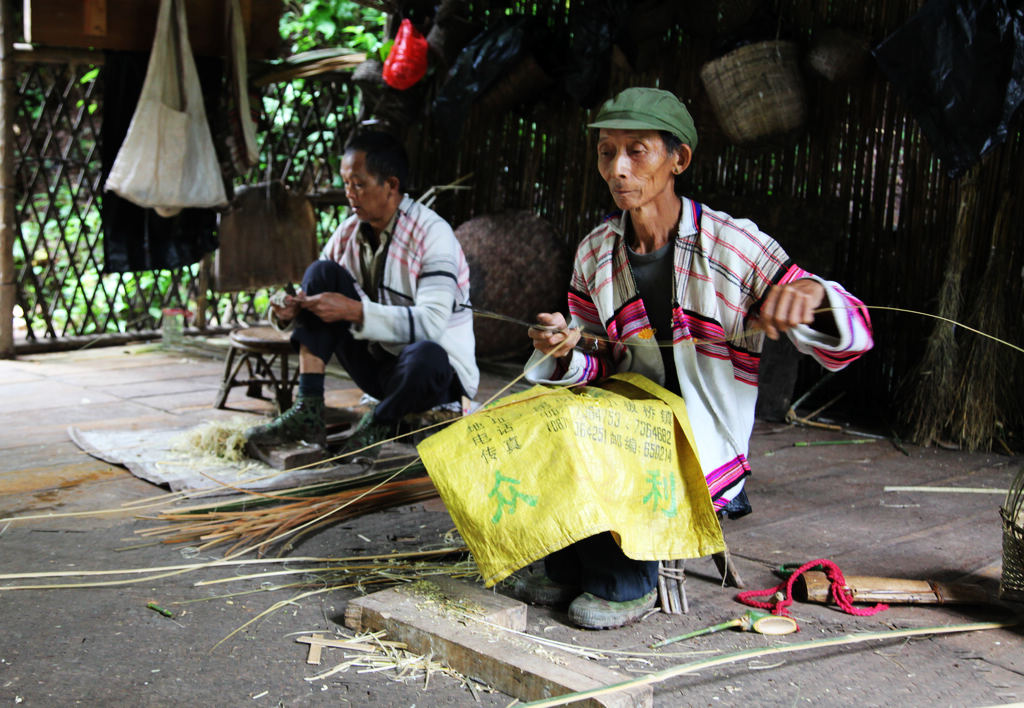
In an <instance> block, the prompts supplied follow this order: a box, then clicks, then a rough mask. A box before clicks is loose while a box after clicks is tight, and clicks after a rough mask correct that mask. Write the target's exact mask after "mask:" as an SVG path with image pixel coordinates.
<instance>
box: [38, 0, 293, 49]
mask: <svg viewBox="0 0 1024 708" xmlns="http://www.w3.org/2000/svg"><path fill="white" fill-rule="evenodd" d="M23 2H24V24H25V40H26V41H27V42H30V43H32V44H35V45H40V46H45V47H80V48H92V49H114V50H119V51H139V52H148V51H149V50H150V49H151V48H152V46H153V33H154V31H155V30H156V14H157V8H158V7H159V5H160V3H159V0H23ZM240 6H241V10H242V18H243V20H244V22H245V36H246V40H247V55H248V58H249V59H270V58H275V57H277V56H278V55H279V53H280V50H281V46H282V42H281V36H280V32H279V30H278V22H279V20H280V18H281V13H282V11H283V10H284V3H283V2H282V0H240ZM185 7H186V10H185V12H186V15H187V17H188V33H189V41H190V42H191V44H192V51H193V52H194V53H195V54H196V55H199V56H224V54H225V48H224V37H225V32H224V15H225V13H224V3H223V2H210V0H185Z"/></svg>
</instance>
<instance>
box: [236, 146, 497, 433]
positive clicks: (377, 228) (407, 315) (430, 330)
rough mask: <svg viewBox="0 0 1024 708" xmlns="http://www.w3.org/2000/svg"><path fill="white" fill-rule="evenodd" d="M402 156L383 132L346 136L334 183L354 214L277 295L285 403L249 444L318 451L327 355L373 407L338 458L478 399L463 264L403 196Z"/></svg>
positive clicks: (442, 225) (451, 238)
mask: <svg viewBox="0 0 1024 708" xmlns="http://www.w3.org/2000/svg"><path fill="white" fill-rule="evenodd" d="M408 172H409V166H408V159H407V157H406V154H405V150H404V149H403V148H402V146H401V144H400V143H399V142H398V141H397V140H396V139H395V138H393V137H391V136H389V135H387V134H385V133H377V132H370V133H364V134H362V135H358V136H356V137H355V138H354V139H353V140H352V141H351V142H350V143H349V145H348V146H347V148H346V150H345V155H344V158H343V160H342V169H341V176H342V179H344V181H345V195H346V197H347V198H348V201H349V206H350V207H351V210H352V214H351V216H349V217H348V218H347V219H346V220H345V221H344V222H343V223H342V224H341V226H339V227H338V229H337V231H335V232H334V234H333V235H332V236H331V239H330V241H328V243H327V245H326V246H325V247H324V249H323V252H322V253H321V256H320V260H318V261H316V262H314V263H313V264H312V265H310V266H309V268H308V269H307V270H306V273H305V276H304V277H303V279H302V289H301V291H299V292H298V293H297V294H295V295H287V296H284V297H281V298H275V300H276V302H274V303H273V304H272V306H271V307H272V319H273V320H276V321H277V322H278V323H280V324H283V325H285V326H293V327H294V329H293V331H292V335H291V341H292V345H293V346H294V347H295V349H297V350H298V352H299V391H298V396H297V397H296V401H295V404H294V405H293V406H292V407H291V408H290V409H289V410H287V411H285V412H284V413H282V414H281V415H280V416H278V417H277V418H275V419H274V420H273V421H271V422H269V423H266V424H264V425H258V426H256V427H253V428H250V429H249V430H248V431H246V437H247V439H248V441H250V442H252V443H256V444H260V445H277V444H282V443H286V442H293V441H298V440H305V441H308V442H319V443H321V444H323V443H324V442H325V438H326V434H325V425H324V418H323V412H324V369H325V366H326V364H327V362H328V361H330V359H331V357H332V356H337V357H338V361H339V362H340V363H341V365H342V367H344V369H345V370H346V371H347V372H348V374H349V375H350V376H351V377H352V380H353V381H354V382H355V383H356V385H357V386H359V388H360V389H362V390H363V392H365V393H367V394H369V395H371V396H373V397H374V398H377V399H379V403H378V404H377V405H376V407H375V408H374V409H373V410H372V411H371V412H370V413H369V414H368V415H367V416H365V417H364V418H363V420H362V421H360V423H359V425H358V426H357V428H356V430H355V431H354V433H353V435H352V436H351V437H350V438H349V440H348V441H347V443H346V445H345V448H344V450H342V452H345V451H349V450H357V449H360V448H363V447H366V446H368V445H372V444H374V443H378V442H380V441H382V440H385V439H387V438H389V437H392V436H394V435H395V433H396V430H397V425H398V422H399V421H400V420H401V418H402V417H403V416H404V415H406V414H408V413H415V412H420V411H424V410H428V409H430V408H432V407H435V406H438V405H441V404H445V403H449V402H453V401H461V399H462V396H467V397H470V398H472V397H473V396H474V395H475V394H476V390H477V386H478V384H479V379H480V374H479V371H478V370H477V366H476V360H475V358H474V339H473V320H472V312H471V310H469V309H468V308H465V307H461V306H462V305H467V304H468V303H469V266H468V265H467V263H466V259H465V256H464V255H463V252H462V248H461V247H460V246H459V242H458V241H457V240H456V238H455V235H454V233H453V232H452V229H451V227H450V226H449V225H448V223H447V222H445V220H444V219H442V218H441V217H440V216H438V215H437V214H436V213H434V212H433V211H431V210H430V209H428V208H427V207H425V206H423V205H421V204H417V203H416V202H414V201H413V200H412V199H411V198H410V197H409V196H408V195H407V194H405V193H404V192H403V187H405V185H406V182H407V179H408Z"/></svg>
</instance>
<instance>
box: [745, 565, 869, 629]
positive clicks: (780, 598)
mask: <svg viewBox="0 0 1024 708" xmlns="http://www.w3.org/2000/svg"><path fill="white" fill-rule="evenodd" d="M817 566H821V567H822V568H824V569H825V574H826V575H827V576H828V579H829V582H830V583H831V586H830V589H831V592H832V599H833V600H835V603H836V604H837V605H839V608H840V609H841V610H842V611H843V612H845V613H847V614H849V615H856V616H858V617H870V616H871V615H876V614H878V613H879V612H881V611H883V610H888V609H889V606H888V605H886V604H884V603H881V602H880V603H878V604H877V605H875V606H874V607H854V606H853V601H852V600H851V597H852V595H853V593H851V592H850V591H849V590H847V589H846V578H844V577H843V571H841V570H839V566H838V565H836V564H835V563H833V562H832V561H830V560H828V559H825V558H819V559H818V560H812V561H809V562H807V563H804V564H803V565H802V566H800V567H799V568H797V569H796V570H795V571H793V573H792V574H791V575H790V576H789V578H787V579H786V580H784V581H783V582H781V583H779V585H777V586H776V587H774V588H769V589H767V590H747V591H745V592H741V593H739V594H737V595H736V600H737V601H739V602H742V603H743V604H744V605H749V606H750V607H756V608H758V609H761V610H769V611H770V612H771V613H772V614H773V615H783V616H788V614H789V613H788V612H787V611H786V608H787V607H789V606H790V605H792V604H793V583H794V582H796V579H797V578H798V577H800V576H801V575H803V574H804V573H806V572H807V571H808V570H811V569H812V568H815V567H817ZM783 591H785V594H783ZM768 597H774V598H775V599H774V601H767V600H760V599H756V598H768Z"/></svg>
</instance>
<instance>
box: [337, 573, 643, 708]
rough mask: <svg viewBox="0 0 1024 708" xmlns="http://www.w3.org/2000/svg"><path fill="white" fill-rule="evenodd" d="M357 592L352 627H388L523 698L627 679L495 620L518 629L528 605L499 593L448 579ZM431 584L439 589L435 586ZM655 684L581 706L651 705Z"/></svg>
mask: <svg viewBox="0 0 1024 708" xmlns="http://www.w3.org/2000/svg"><path fill="white" fill-rule="evenodd" d="M427 587H428V589H427V590H425V591H423V592H420V591H418V590H417V587H416V586H415V585H404V586H400V587H398V588H392V589H390V590H383V591H381V592H377V593H373V594H372V595H366V596H364V597H360V598H356V599H355V600H352V601H350V602H349V603H348V607H346V609H345V625H346V626H347V627H349V628H350V629H353V630H355V631H357V632H362V631H379V630H383V631H385V632H387V636H388V638H389V639H392V640H397V641H401V642H404V643H405V644H406V645H407V646H408V648H409V651H411V652H414V653H416V654H422V655H427V654H431V655H432V656H433V657H434V658H435V659H438V660H440V661H443V662H444V663H445V664H447V665H448V666H450V667H451V668H452V669H454V670H455V671H458V672H459V673H461V674H462V675H464V676H468V677H470V678H473V679H477V680H478V681H481V682H483V683H485V684H488V685H490V686H493V687H494V688H496V689H498V690H499V691H502V692H504V693H507V694H509V695H510V696H513V697H515V698H518V699H519V700H521V701H534V700H539V699H542V698H549V697H551V696H557V695H560V694H563V693H568V692H572V691H580V690H589V689H593V688H598V687H601V686H607V685H611V684H615V683H620V682H622V681H625V680H626V679H627V677H626V676H625V675H623V674H621V673H619V672H617V671H612V670H611V669H606V668H605V667H603V666H601V665H599V664H597V663H596V662H593V661H589V660H587V659H583V658H581V657H579V656H577V655H575V654H570V653H568V652H564V651H561V650H559V649H557V648H552V647H550V646H541V645H539V644H535V643H532V642H530V641H529V640H528V639H526V638H522V637H519V636H516V635H515V634H511V633H505V632H503V631H502V630H501V629H498V628H495V627H494V626H493V625H498V626H500V627H509V628H510V629H517V630H519V631H521V630H522V629H524V628H525V626H526V605H524V604H523V603H521V602H517V601H516V600H512V599H509V598H507V597H505V596H504V595H499V594H497V593H494V592H491V591H488V590H484V589H483V588H481V587H479V586H477V585H473V584H470V583H467V582H464V581H460V580H452V579H451V578H437V579H432V580H430V581H429V585H428V586H427ZM435 589H436V590H435ZM653 697H654V689H652V688H651V687H650V686H643V687H639V688H638V689H635V690H634V689H629V690H625V691H621V692H618V693H615V694H613V695H608V696H603V697H601V698H596V699H591V700H588V701H583V702H581V703H580V704H579V705H583V706H590V707H591V708H593V707H594V706H621V707H623V708H625V707H626V706H629V707H631V708H638V707H641V706H644V707H646V706H651V705H652V703H653V700H654V698H653Z"/></svg>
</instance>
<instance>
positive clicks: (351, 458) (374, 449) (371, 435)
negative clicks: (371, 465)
mask: <svg viewBox="0 0 1024 708" xmlns="http://www.w3.org/2000/svg"><path fill="white" fill-rule="evenodd" d="M396 427H397V426H395V424H394V423H381V422H377V421H375V420H374V419H373V411H370V412H369V413H367V414H366V415H364V416H363V418H362V420H360V421H359V423H358V424H357V425H356V428H355V430H354V431H353V432H352V434H351V435H350V436H349V437H348V438H346V440H345V442H344V443H342V445H341V447H340V448H337V449H335V450H332V453H333V454H335V455H337V456H338V457H346V459H345V460H343V462H349V463H350V462H356V461H360V460H366V461H371V462H372V461H373V460H376V459H377V456H378V455H380V449H381V448H382V447H383V446H384V443H385V442H386V441H388V440H390V439H391V438H393V437H395V434H396Z"/></svg>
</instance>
